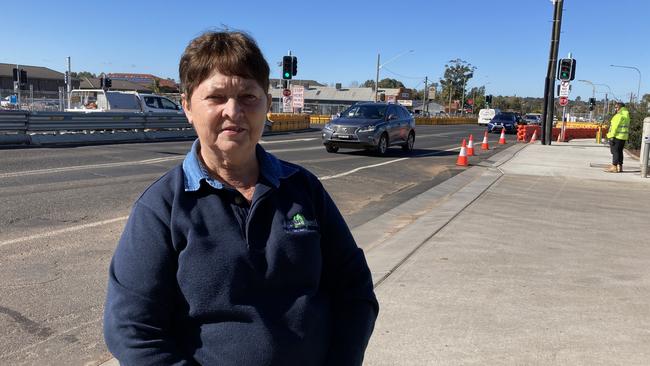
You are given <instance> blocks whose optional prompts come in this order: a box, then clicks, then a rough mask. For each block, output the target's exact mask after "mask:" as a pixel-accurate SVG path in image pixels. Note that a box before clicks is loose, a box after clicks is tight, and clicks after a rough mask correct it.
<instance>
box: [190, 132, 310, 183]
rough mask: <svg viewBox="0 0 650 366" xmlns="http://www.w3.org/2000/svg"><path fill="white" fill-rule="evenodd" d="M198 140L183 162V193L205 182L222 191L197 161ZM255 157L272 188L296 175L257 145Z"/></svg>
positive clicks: (215, 180) (214, 179) (290, 168)
mask: <svg viewBox="0 0 650 366" xmlns="http://www.w3.org/2000/svg"><path fill="white" fill-rule="evenodd" d="M199 146H200V143H199V139H196V140H195V141H194V143H193V144H192V149H191V150H190V151H189V152H188V153H187V155H186V156H185V159H184V160H183V182H184V185H185V191H187V192H194V191H198V190H199V188H201V182H202V181H205V182H206V183H207V184H209V185H210V186H211V187H213V188H216V189H223V188H224V187H225V184H224V183H223V182H221V181H219V180H218V179H216V178H213V177H212V176H211V175H210V174H209V173H208V170H207V169H206V167H205V165H203V163H202V162H201V159H199V155H198V151H199ZM255 156H256V157H257V161H258V162H259V166H260V175H261V176H262V177H263V178H264V179H265V180H266V181H267V182H269V183H270V184H271V185H272V186H273V187H274V188H278V187H279V186H280V180H281V179H286V178H288V177H290V176H291V175H293V174H294V173H296V172H297V171H298V168H296V167H293V166H290V165H288V164H284V163H283V162H281V161H280V160H278V158H276V157H275V156H273V155H272V154H270V153H268V152H266V150H264V148H263V147H262V146H261V145H260V144H257V146H255Z"/></svg>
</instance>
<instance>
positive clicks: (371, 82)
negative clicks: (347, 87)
mask: <svg viewBox="0 0 650 366" xmlns="http://www.w3.org/2000/svg"><path fill="white" fill-rule="evenodd" d="M361 87H363V88H373V89H374V88H375V81H374V80H366V81H364V82H363V84H361Z"/></svg>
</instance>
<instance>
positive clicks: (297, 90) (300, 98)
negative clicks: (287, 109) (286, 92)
mask: <svg viewBox="0 0 650 366" xmlns="http://www.w3.org/2000/svg"><path fill="white" fill-rule="evenodd" d="M304 96H305V87H304V86H302V85H294V86H292V87H291V98H292V99H293V108H304V107H305V98H304Z"/></svg>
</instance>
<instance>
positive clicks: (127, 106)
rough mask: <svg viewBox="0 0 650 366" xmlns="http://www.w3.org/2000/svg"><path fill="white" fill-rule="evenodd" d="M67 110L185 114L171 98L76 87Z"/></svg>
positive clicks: (71, 93)
mask: <svg viewBox="0 0 650 366" xmlns="http://www.w3.org/2000/svg"><path fill="white" fill-rule="evenodd" d="M65 111H66V112H82V113H96V112H142V113H176V114H183V110H182V109H181V107H180V106H179V105H178V104H176V103H175V102H173V101H172V100H171V99H169V98H166V97H163V96H160V95H156V94H143V93H138V92H129V91H113V90H103V89H75V90H72V91H71V92H70V108H67V109H66V110H65Z"/></svg>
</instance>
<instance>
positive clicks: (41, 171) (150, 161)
mask: <svg viewBox="0 0 650 366" xmlns="http://www.w3.org/2000/svg"><path fill="white" fill-rule="evenodd" d="M180 159H185V155H183V156H172V157H166V158H156V159H147V160H138V161H122V162H119V163H104V164H91V165H75V166H64V167H61V168H50V169H37V170H25V171H22V172H14V173H3V174H0V178H13V177H22V176H26V175H36V174H49V173H60V172H70V171H75V170H85V169H95V168H113V167H117V166H127V165H144V164H157V163H162V162H165V161H173V160H180Z"/></svg>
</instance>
